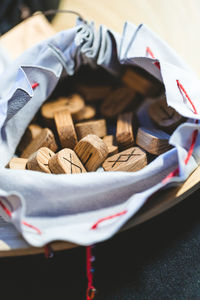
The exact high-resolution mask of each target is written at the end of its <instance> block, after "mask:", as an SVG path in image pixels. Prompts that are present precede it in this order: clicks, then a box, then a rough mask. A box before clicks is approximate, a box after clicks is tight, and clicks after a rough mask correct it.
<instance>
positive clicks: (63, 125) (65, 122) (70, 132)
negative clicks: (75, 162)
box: [54, 110, 78, 149]
mask: <svg viewBox="0 0 200 300" xmlns="http://www.w3.org/2000/svg"><path fill="white" fill-rule="evenodd" d="M54 120H55V124H56V129H57V132H58V136H59V140H60V143H61V146H62V148H70V149H74V147H75V146H76V144H77V142H78V140H77V136H76V132H75V128H74V123H73V120H72V117H71V114H70V112H69V110H63V111H59V112H56V113H55V116H54Z"/></svg>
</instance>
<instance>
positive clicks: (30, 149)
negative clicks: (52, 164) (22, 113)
mask: <svg viewBox="0 0 200 300" xmlns="http://www.w3.org/2000/svg"><path fill="white" fill-rule="evenodd" d="M41 147H47V148H50V149H51V150H52V151H53V152H54V151H56V150H57V148H58V146H57V144H56V141H55V137H54V134H53V132H52V131H51V130H50V129H49V128H44V129H42V130H41V132H40V133H39V134H38V135H37V136H36V138H34V139H33V140H32V142H31V143H30V144H29V145H28V146H27V147H26V148H25V149H24V151H23V152H22V154H21V157H22V158H29V156H30V155H31V154H33V153H34V152H36V151H37V150H39V149H40V148H41Z"/></svg>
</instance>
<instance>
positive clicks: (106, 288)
mask: <svg viewBox="0 0 200 300" xmlns="http://www.w3.org/2000/svg"><path fill="white" fill-rule="evenodd" d="M94 253H95V255H96V263H95V281H96V287H97V289H98V295H97V297H96V298H95V299H97V300H132V299H139V300H140V299H142V300H144V299H145V300H146V299H155V300H160V299H170V300H174V299H180V300H184V299H187V300H188V299H189V300H191V299H200V191H197V192H196V193H194V194H193V196H192V197H190V198H187V199H186V200H184V201H183V202H182V203H181V204H179V205H177V206H176V207H174V208H173V209H171V210H169V211H167V212H165V213H164V214H162V215H160V216H158V217H156V218H154V219H152V220H151V221H149V222H146V223H144V224H143V225H140V226H138V227H136V228H134V229H131V230H129V231H127V232H124V233H121V234H119V235H117V236H116V237H115V238H113V239H112V240H110V241H108V242H106V243H102V244H99V245H97V246H96V247H95V249H94ZM0 272H1V275H0V289H1V296H2V297H1V299H3V300H7V299H17V300H18V299H26V300H29V299H37V300H40V299H42V300H46V299H70V300H74V299H78V300H79V299H80V300H81V299H84V300H85V289H86V277H85V249H84V248H79V249H74V250H68V251H64V252H57V253H55V256H54V258H53V259H48V260H47V259H45V258H44V256H43V255H37V256H29V257H18V258H5V259H0Z"/></svg>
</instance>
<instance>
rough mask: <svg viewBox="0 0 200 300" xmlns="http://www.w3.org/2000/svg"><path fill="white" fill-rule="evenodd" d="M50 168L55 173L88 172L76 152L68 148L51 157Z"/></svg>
mask: <svg viewBox="0 0 200 300" xmlns="http://www.w3.org/2000/svg"><path fill="white" fill-rule="evenodd" d="M49 168H50V170H51V172H52V173H54V174H75V173H85V172H86V170H85V168H84V166H83V165H82V163H81V161H80V160H79V158H78V156H77V155H76V153H75V152H74V151H73V150H71V149H67V148H66V149H63V150H61V151H59V152H58V153H56V154H55V155H54V156H53V157H51V158H50V160H49Z"/></svg>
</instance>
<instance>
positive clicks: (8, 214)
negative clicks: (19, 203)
mask: <svg viewBox="0 0 200 300" xmlns="http://www.w3.org/2000/svg"><path fill="white" fill-rule="evenodd" d="M0 206H1V207H2V208H3V210H4V211H5V213H6V214H7V216H9V217H10V218H11V217H12V213H11V211H10V210H9V209H8V208H7V207H6V206H5V205H4V204H3V202H1V201H0Z"/></svg>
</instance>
